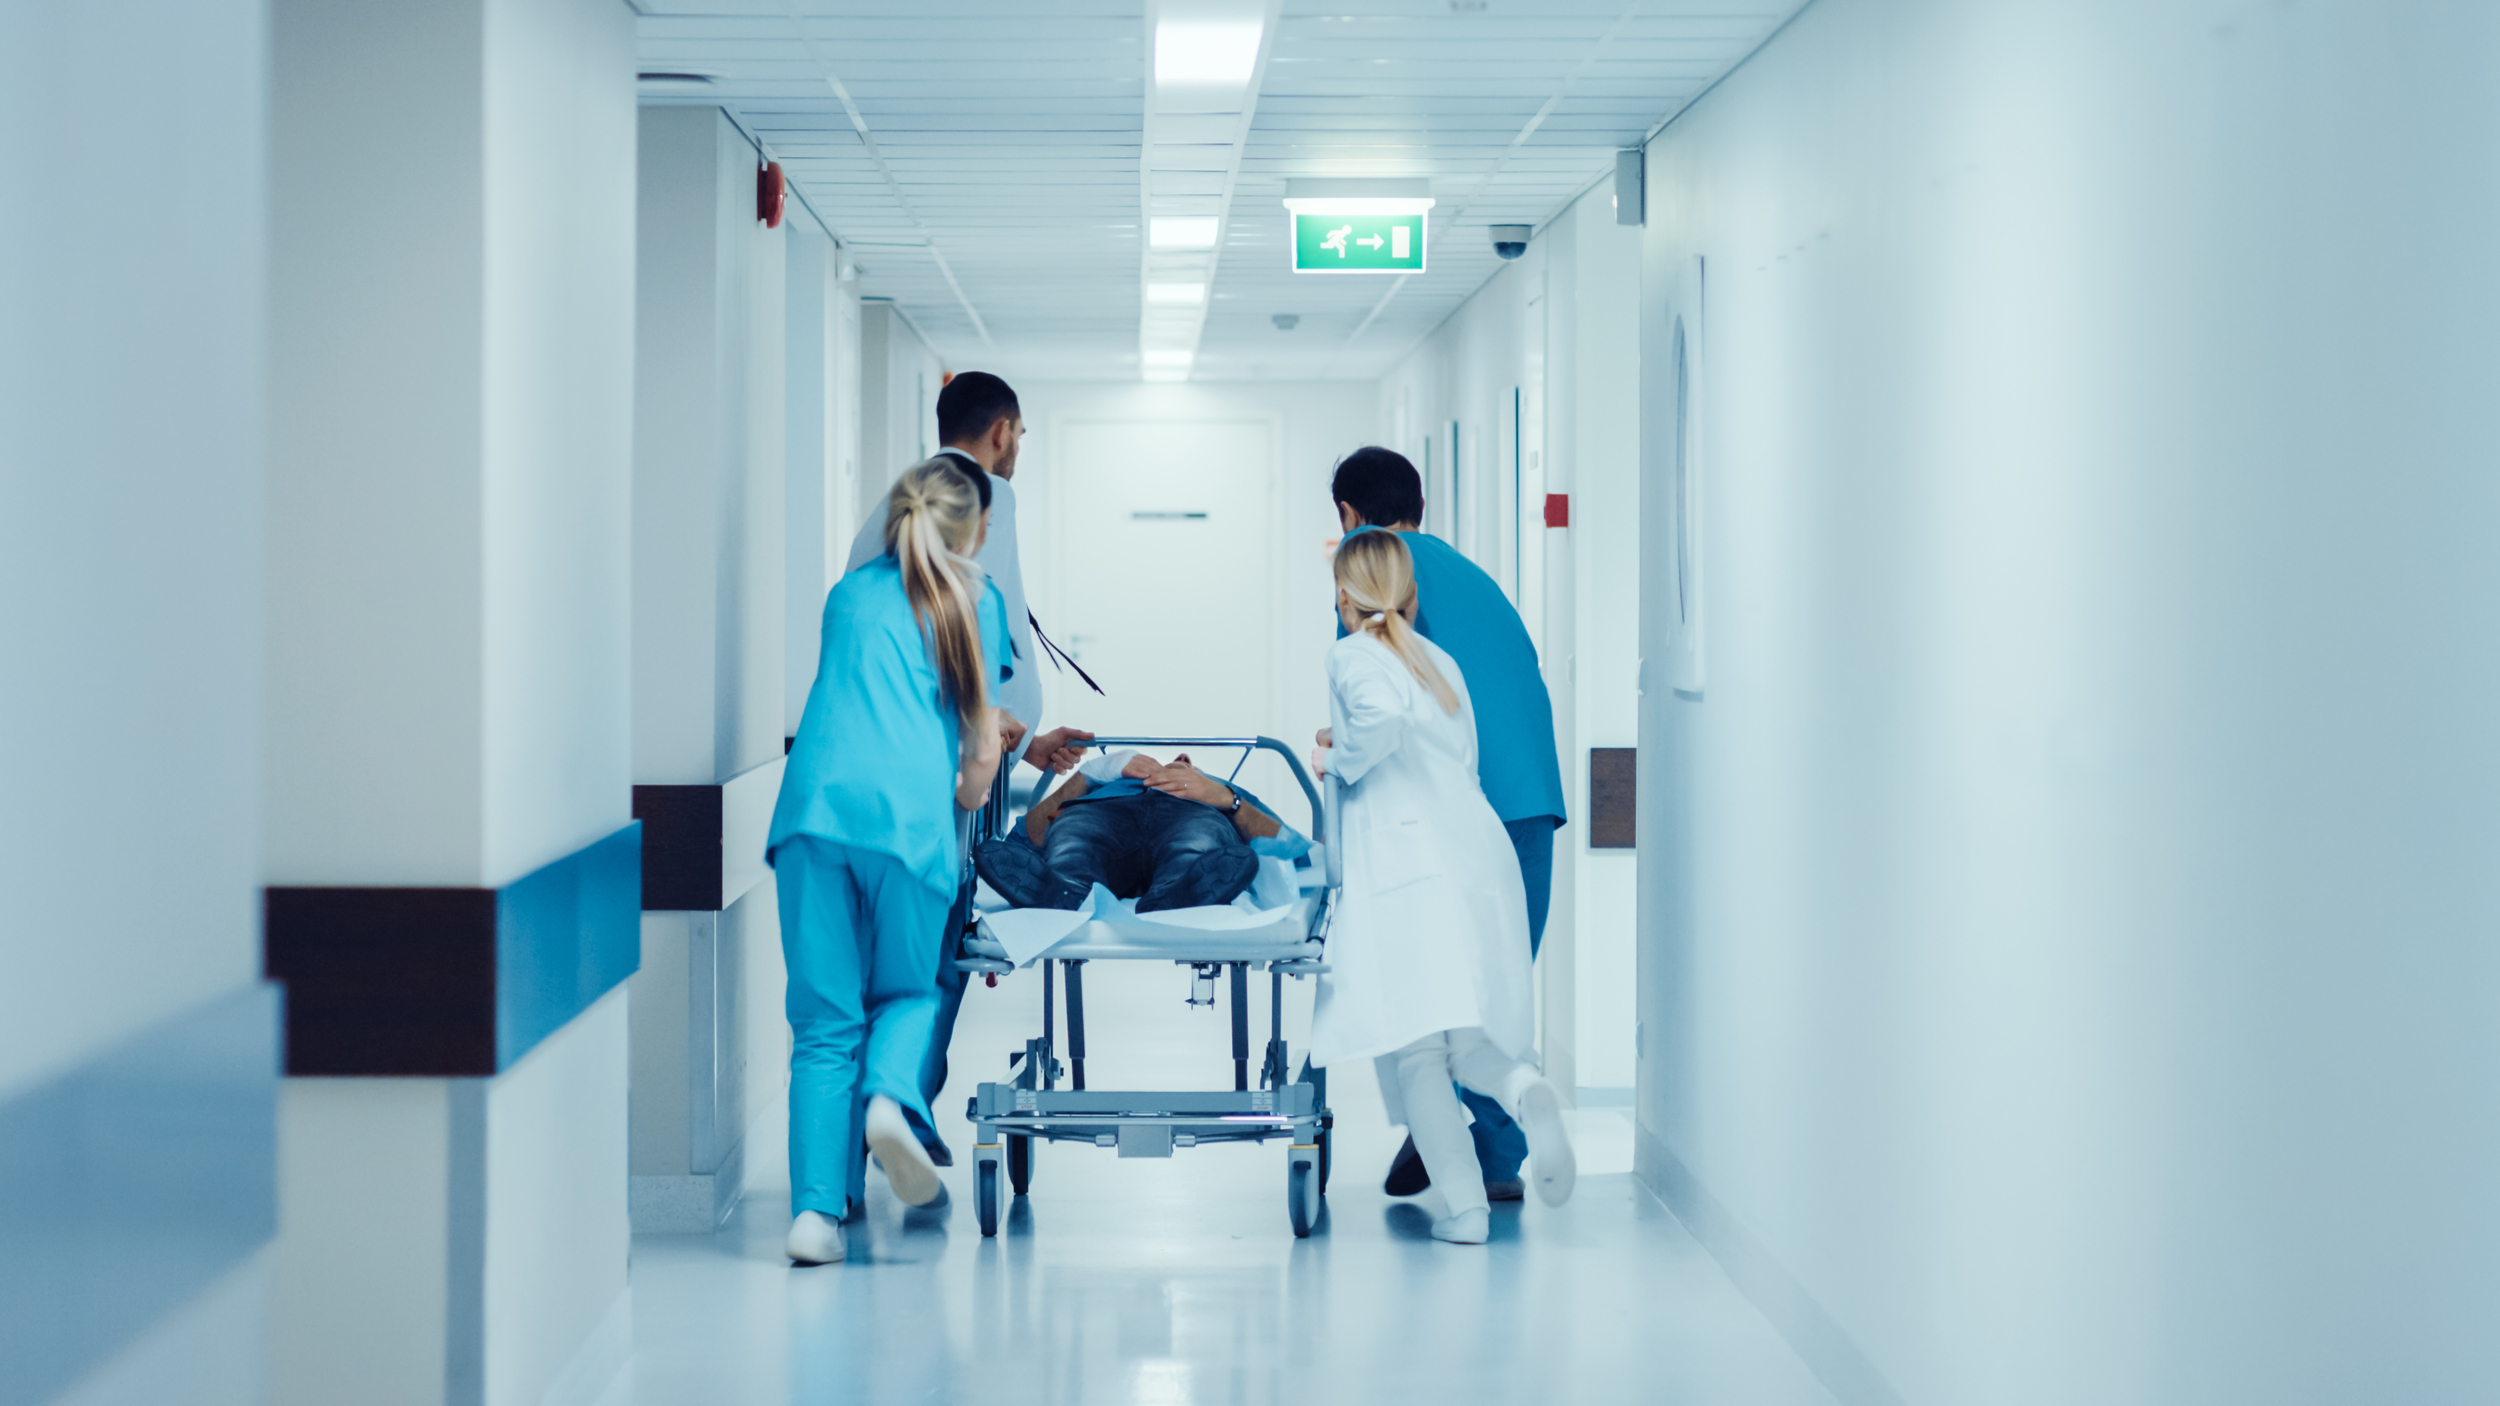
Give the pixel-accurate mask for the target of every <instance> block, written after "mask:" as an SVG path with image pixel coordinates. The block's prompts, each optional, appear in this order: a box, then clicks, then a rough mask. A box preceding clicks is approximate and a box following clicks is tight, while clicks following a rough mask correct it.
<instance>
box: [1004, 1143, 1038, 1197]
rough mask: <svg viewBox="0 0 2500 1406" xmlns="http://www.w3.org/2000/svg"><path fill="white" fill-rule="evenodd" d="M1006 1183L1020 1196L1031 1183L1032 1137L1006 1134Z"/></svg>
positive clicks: (1028, 1188) (1029, 1187) (1030, 1186)
mask: <svg viewBox="0 0 2500 1406" xmlns="http://www.w3.org/2000/svg"><path fill="white" fill-rule="evenodd" d="M1007 1184H1008V1185H1010V1186H1012V1187H1014V1188H1015V1189H1016V1194H1017V1195H1018V1196H1022V1195H1023V1194H1024V1193H1025V1192H1026V1191H1028V1190H1030V1189H1031V1188H1032V1185H1033V1139H1031V1138H1029V1137H1017V1136H1016V1135H1015V1134H1013V1133H1009V1134H1008V1135H1007Z"/></svg>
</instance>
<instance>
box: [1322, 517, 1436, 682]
mask: <svg viewBox="0 0 2500 1406" xmlns="http://www.w3.org/2000/svg"><path fill="white" fill-rule="evenodd" d="M1337 590H1338V593H1339V594H1340V595H1342V596H1343V597H1344V598H1345V601H1346V604H1348V605H1350V606H1352V607H1353V609H1354V613H1355V617H1356V618H1355V619H1354V620H1352V621H1349V622H1348V624H1349V625H1351V626H1353V627H1354V628H1356V629H1359V630H1361V631H1362V632H1363V633H1365V634H1367V635H1370V636H1371V637H1372V638H1373V639H1376V640H1378V641H1380V642H1381V643H1382V644H1385V645H1387V646H1389V652H1390V653H1392V654H1395V655H1396V656H1397V657H1398V660H1399V662H1400V663H1403V664H1404V665H1406V668H1407V671H1408V672H1409V673H1412V674H1413V675H1414V676H1415V681H1416V682H1417V683H1420V684H1422V685H1423V686H1424V687H1425V688H1426V689H1428V690H1430V691H1431V693H1432V696H1433V697H1434V698H1435V699H1436V700H1438V701H1439V702H1440V704H1441V711H1442V712H1444V713H1455V712H1457V711H1458V690H1457V689H1454V688H1452V687H1450V681H1449V680H1448V679H1445V678H1443V677H1441V671H1440V669H1438V668H1437V667H1435V666H1434V664H1433V662H1432V656H1431V655H1429V654H1426V653H1425V652H1424V644H1423V636H1421V635H1419V634H1417V633H1415V625H1414V622H1413V621H1411V620H1409V619H1408V618H1407V617H1408V615H1409V614H1410V613H1412V612H1413V611H1414V609H1415V558H1414V556H1413V555H1412V554H1410V553H1409V552H1408V551H1407V550H1406V543H1405V542H1403V541H1400V540H1399V538H1398V535H1397V534H1396V533H1394V532H1357V533H1355V534H1353V535H1352V536H1350V537H1348V538H1346V539H1345V541H1344V542H1343V543H1341V544H1340V545H1339V546H1338V548H1337Z"/></svg>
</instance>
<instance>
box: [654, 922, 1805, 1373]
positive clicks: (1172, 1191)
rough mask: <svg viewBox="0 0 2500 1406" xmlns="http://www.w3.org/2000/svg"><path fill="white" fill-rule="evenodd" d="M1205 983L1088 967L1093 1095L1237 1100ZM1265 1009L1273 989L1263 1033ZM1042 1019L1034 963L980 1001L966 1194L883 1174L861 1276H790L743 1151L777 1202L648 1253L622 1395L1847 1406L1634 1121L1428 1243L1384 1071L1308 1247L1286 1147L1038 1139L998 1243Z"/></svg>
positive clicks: (859, 1244)
mask: <svg viewBox="0 0 2500 1406" xmlns="http://www.w3.org/2000/svg"><path fill="white" fill-rule="evenodd" d="M1264 985H1265V983H1264V982H1261V983H1258V986H1259V987H1260V988H1264ZM1187 986H1188V981H1187V973H1186V972H1185V971H1182V970H1179V969H1175V968H1173V967H1168V966H1164V967H1156V966H1149V965H1146V964H1143V963H1097V964H1095V965H1094V966H1092V967H1091V968H1089V969H1088V975H1087V979H1086V1005H1087V1009H1088V1014H1089V1020H1088V1026H1089V1030H1088V1033H1089V1035H1090V1037H1091V1050H1090V1053H1091V1055H1092V1058H1090V1059H1089V1060H1088V1062H1087V1072H1088V1075H1089V1076H1090V1077H1089V1083H1090V1084H1091V1085H1092V1086H1093V1087H1096V1088H1122V1087H1126V1088H1153V1087H1165V1088H1171V1087H1189V1086H1203V1087H1213V1088H1227V1087H1230V1086H1231V1077H1232V1074H1231V1070H1232V1066H1231V1062H1230V1038H1229V1022H1228V1019H1227V1017H1226V1015H1225V1013H1224V1012H1223V1011H1222V1010H1221V1008H1219V1009H1218V1010H1216V1011H1213V1012H1209V1011H1207V1010H1204V1009H1198V1010H1190V1009H1188V1008H1186V1007H1185V1005H1184V1003H1183V1000H1182V997H1183V995H1184V994H1185V991H1186V989H1187ZM1264 996H1265V992H1264V990H1263V989H1261V990H1258V991H1257V992H1255V993H1254V1002H1255V1011H1256V1019H1255V1021H1254V1030H1255V1031H1257V1032H1258V1034H1259V1035H1260V1036H1262V1037H1263V1035H1264V1032H1265V1024H1266V1003H1265V999H1264ZM1039 1003H1040V997H1039V985H1038V981H1037V979H1036V977H1035V976H1034V975H1033V974H1031V973H1019V974H1017V975H1016V976H1015V977H1013V978H1010V979H1008V980H1006V981H1002V982H1001V983H1000V984H999V986H998V987H997V988H995V989H983V988H976V989H975V990H974V991H973V992H972V993H971V996H970V999H968V1000H967V1001H966V1003H965V1007H964V1017H963V1021H962V1024H961V1026H960V1028H959V1030H958V1034H957V1040H956V1044H955V1072H954V1076H953V1077H954V1081H955V1082H954V1085H953V1086H952V1087H950V1088H949V1089H948V1090H947V1092H946V1095H945V1096H944V1098H943V1099H941V1100H940V1107H939V1114H940V1117H941V1119H942V1120H943V1121H944V1124H945V1132H946V1135H947V1137H948V1140H949V1141H950V1142H952V1143H953V1145H954V1147H955V1148H956V1150H957V1153H958V1160H957V1165H956V1166H955V1168H954V1169H953V1170H952V1171H949V1172H948V1173H947V1174H946V1177H947V1181H948V1184H949V1187H950V1191H951V1193H952V1203H951V1204H950V1205H946V1206H943V1207H940V1208H935V1209H928V1210H920V1211H910V1212H907V1211H906V1210H905V1209H904V1208H903V1207H901V1206H900V1205H899V1204H897V1203H896V1202H895V1201H894V1200H893V1199H892V1197H891V1196H889V1195H888V1194H887V1193H886V1191H885V1188H884V1185H883V1183H882V1181H881V1180H879V1179H878V1178H877V1177H876V1175H875V1174H874V1173H873V1172H872V1173H871V1175H870V1181H871V1190H870V1197H869V1200H870V1204H869V1210H868V1216H867V1219H866V1220H865V1221H864V1222H854V1223H853V1224H852V1225H851V1227H850V1231H851V1248H850V1259H849V1261H848V1262H847V1263H845V1264H841V1265H832V1266H825V1267H822V1268H815V1269H795V1268H793V1267H791V1266H790V1265H789V1264H788V1263H787V1262H786V1261H785V1260H784V1259H783V1258H782V1254H781V1242H782V1236H783V1234H784V1232H785V1230H786V1229H787V1225H788V1221H787V1216H788V1206H789V1193H788V1183H787V1180H786V1177H785V1176H784V1174H783V1166H782V1157H783V1152H782V1146H781V1144H780V1142H779V1138H780V1136H781V1128H780V1126H779V1125H778V1123H777V1122H776V1121H775V1120H773V1119H769V1118H768V1119H766V1120H765V1121H764V1123H763V1124H762V1125H761V1126H760V1127H759V1130H758V1133H757V1135H756V1142H755V1145H754V1146H753V1147H752V1148H751V1150H750V1153H749V1165H750V1166H752V1167H753V1168H755V1172H754V1182H753V1189H752V1190H751V1191H750V1192H749V1194H748V1196H747V1199H746V1201H745V1203H744V1205H743V1206H742V1207H741V1209H740V1210H739V1212H738V1214H737V1215H736V1217H735V1218H734V1219H733V1220H732V1222H731V1224H730V1225H729V1227H728V1228H727V1229H725V1230H723V1231H722V1232H721V1233H719V1234H717V1235H711V1236H644V1237H641V1238H639V1239H637V1240H636V1241H635V1244H634V1272H633V1278H634V1322H635V1340H636V1343H635V1361H634V1367H633V1371H632V1374H631V1380H630V1384H629V1387H628V1389H629V1390H630V1393H631V1394H630V1396H629V1397H627V1398H626V1399H628V1400H630V1401H632V1402H635V1403H639V1406H660V1404H661V1403H667V1406H676V1404H677V1403H686V1404H687V1406H694V1404H695V1403H703V1406H745V1404H746V1403H783V1402H807V1403H829V1402H854V1401H856V1402H877V1403H893V1402H921V1401H928V1402H953V1401H966V1402H969V1401H976V1400H988V1401H1004V1402H1016V1403H1020V1404H1021V1403H1037V1404H1041V1406H1061V1404H1062V1403H1066V1404H1068V1406H1074V1403H1097V1402H1134V1403H1139V1406H1147V1403H1155V1404H1156V1406H1161V1404H1162V1403H1171V1404H1172V1406H1179V1404H1180V1403H1222V1404H1223V1406H1264V1403H1269V1402H1276V1403H1284V1402H1292V1403H1333V1402H1347V1403H1353V1402H1362V1403H1379V1402H1393V1403H1394V1402H1399V1401H1401V1400H1407V1399H1411V1400H1415V1401H1429V1402H1431V1403H1433V1406H1449V1404H1453V1403H1471V1402H1505V1403H1508V1402H1573V1401H1592V1402H1595V1401H1642V1402H1710V1403H1730V1406H1735V1404H1736V1403H1742V1404H1743V1406H1787V1404H1788V1403H1817V1406H1827V1403H1829V1402H1830V1399H1831V1398H1830V1397H1829V1396H1828V1395H1826V1394H1825V1393H1824V1391H1823V1390H1822V1388H1821V1387H1820V1386H1819V1385H1818V1384H1817V1383H1816V1381H1815V1380H1814V1378H1813V1377H1812V1376H1810V1375H1809V1374H1808V1373H1807V1371H1806V1369H1805V1368H1804V1366H1803V1365H1802V1363H1800V1362H1799V1360H1798V1359H1797V1357H1796V1356H1795V1355H1794V1354H1793V1353H1791V1352H1790V1351H1789V1349H1788V1347H1787V1346H1786V1345H1785V1344H1784V1343H1783V1342H1782V1341H1781V1339H1780V1338H1779V1336H1778V1335H1777V1334H1776V1333H1774V1332H1773V1331H1772V1329H1771V1327H1770V1326H1769V1324H1768V1323H1767V1322H1765V1321H1764V1320H1763V1318H1762V1317H1761V1315H1760V1314H1758V1313H1757V1312H1755V1311H1754V1309H1753V1307H1752V1306H1751V1305H1750V1304H1748V1303H1747V1302H1746V1301H1745V1299H1744V1298H1743V1297H1742V1296H1741V1295H1739V1294H1738V1293H1737V1291H1736V1290H1735V1288H1734V1287H1733V1286H1732V1285H1731V1284H1730V1283H1729V1282H1728V1280H1727V1278H1726V1276H1725V1275H1723V1274H1722V1273H1721V1272H1720V1270H1719V1268H1718V1265H1717V1264H1716V1263H1715V1262H1714V1261H1713V1260H1712V1259H1711V1258H1710V1257H1709V1255H1708V1254H1706V1253H1705V1252H1704V1251H1703V1250H1702V1249H1701V1247H1700V1246H1699V1245H1697V1244H1696V1243H1694V1241H1693V1239H1692V1237H1691V1236H1689V1235H1687V1234H1686V1233H1685V1232H1684V1229H1683V1227H1682V1226H1681V1225H1679V1224H1678V1223H1677V1222H1676V1220H1675V1218H1674V1217H1673V1216H1671V1215H1670V1214H1668V1212H1667V1211H1666V1210H1665V1209H1664V1208H1663V1207H1662V1206H1660V1205H1659V1203H1658V1202H1657V1201H1656V1200H1655V1199H1654V1198H1652V1197H1651V1196H1650V1195H1649V1194H1648V1193H1647V1192H1645V1191H1644V1190H1642V1189H1641V1188H1640V1187H1639V1186H1638V1185H1636V1184H1635V1183H1634V1182H1633V1180H1632V1178H1631V1176H1630V1175H1629V1171H1630V1165H1631V1157H1630V1146H1631V1138H1630V1125H1629V1124H1628V1122H1626V1121H1625V1113H1624V1112H1623V1111H1622V1110H1619V1109H1597V1110H1590V1111H1586V1112H1583V1113H1580V1114H1577V1115H1575V1118H1574V1121H1575V1123H1576V1125H1577V1127H1578V1130H1579V1141H1580V1144H1581V1151H1582V1153H1583V1175H1582V1177H1581V1179H1580V1185H1579V1192H1578V1194H1577V1195H1576V1196H1575V1197H1574V1198H1573V1199H1572V1201H1571V1203H1570V1204H1569V1205H1567V1206H1564V1207H1562V1208H1560V1209H1559V1210H1556V1209H1549V1208H1547V1207H1545V1206H1542V1205H1529V1206H1526V1207H1520V1206H1517V1205H1512V1206H1509V1207H1504V1208H1500V1209H1497V1211H1496V1213H1495V1216H1494V1222H1493V1242H1492V1243H1491V1244H1490V1245H1487V1246H1483V1247H1478V1248H1462V1247H1457V1246H1450V1245H1443V1244H1440V1243H1438V1242H1436V1241H1434V1240H1432V1239H1431V1238H1430V1237H1429V1236H1428V1234H1427V1226H1428V1225H1429V1223H1430V1222H1429V1217H1430V1216H1432V1215H1435V1214H1438V1213H1439V1208H1438V1203H1437V1201H1436V1200H1435V1199H1434V1198H1433V1196H1432V1195H1431V1194H1430V1193H1427V1194H1426V1195H1425V1196H1424V1197H1421V1198H1418V1199H1417V1200H1415V1201H1411V1202H1409V1201H1396V1200H1391V1199H1389V1198H1388V1197H1385V1196H1383V1195H1382V1194H1381V1192H1380V1174H1381V1172H1382V1170H1383V1169H1385V1167H1386V1166H1387V1163H1388V1159H1389V1156H1390V1154H1391V1152H1392V1151H1393V1150H1394V1148H1395V1137H1394V1134H1393V1133H1392V1132H1391V1130H1390V1129H1389V1128H1388V1127H1387V1126H1386V1124H1385V1123H1384V1121H1383V1119H1382V1116H1381V1110H1380V1099H1379V1094H1378V1092H1377V1090H1376V1089H1375V1088H1374V1087H1373V1085H1372V1082H1371V1080H1370V1079H1369V1077H1367V1076H1366V1077H1360V1078H1340V1079H1339V1080H1337V1081H1336V1084H1335V1087H1333V1088H1332V1089H1331V1090H1330V1093H1331V1096H1332V1100H1333V1102H1334V1103H1335V1105H1336V1110H1337V1114H1338V1121H1337V1135H1338V1138H1339V1142H1338V1162H1337V1175H1336V1177H1335V1180H1334V1182H1333V1184H1332V1185H1331V1187H1330V1189H1329V1196H1328V1209H1327V1212H1326V1216H1325V1219H1324V1220H1323V1221H1322V1223H1321V1225H1320V1226H1319V1228H1318V1230H1317V1231H1316V1232H1315V1233H1314V1234H1313V1235H1312V1236H1311V1237H1310V1238H1309V1239H1307V1240H1296V1239H1295V1238H1294V1236H1293V1232H1292V1229H1291V1227H1290V1226H1289V1225H1288V1223H1287V1221H1286V1215H1285V1170H1284V1149H1283V1147H1282V1146H1281V1145H1279V1144H1270V1145H1268V1146H1265V1147H1208V1148H1190V1149H1184V1150H1181V1151H1179V1152H1178V1153H1177V1154H1176V1155H1175V1156H1173V1157H1172V1158H1170V1159H1169V1160H1148V1159H1131V1160H1126V1161H1123V1160H1121V1159H1120V1158H1119V1157H1118V1156H1117V1155H1116V1154H1114V1153H1112V1152H1110V1151H1108V1150H1102V1149H1096V1148H1091V1147H1084V1146H1069V1145H1055V1146H1048V1147H1044V1148H1041V1149H1039V1151H1038V1154H1037V1156H1036V1158H1035V1164H1034V1175H1033V1186H1032V1194H1031V1195H1030V1196H1028V1197H1026V1198H1025V1199H1024V1200H1023V1201H1021V1202H1018V1203H1017V1204H1016V1205H1015V1208H1014V1210H1013V1212H1012V1215H1011V1217H1010V1220H1009V1222H1008V1224H1007V1225H1006V1226H1004V1227H1003V1228H1002V1230H1001V1233H1000V1234H999V1236H998V1237H997V1238H996V1239H988V1240H985V1239H983V1238H982V1236H981V1233H980V1230H979V1227H978V1226H977V1225H976V1224H975V1222H974V1219H973V1215H972V1203H971V1192H970V1185H971V1173H970V1165H971V1160H972V1159H971V1157H970V1155H969V1153H970V1147H971V1137H970V1134H969V1130H968V1128H967V1127H966V1125H965V1124H964V1122H963V1118H962V1115H963V1111H964V1103H965V1099H966V1097H967V1096H968V1095H969V1093H970V1091H971V1088H972V1086H973V1085H974V1084H975V1083H977V1082H979V1081H980V1080H982V1079H998V1078H1003V1077H1005V1076H1004V1072H1003V1071H1004V1069H1005V1058H1004V1056H1005V1052H1006V1051H1007V1050H1008V1049H1010V1048H1017V1047H1020V1046H1021V1042H1022V1041H1023V1039H1024V1038H1025V1037H1026V1036H1028V1035H1030V1034H1033V1033H1036V1031H1037V1029H1038V1025H1039ZM1286 1005H1287V1011H1288V1017H1289V1019H1288V1025H1287V1035H1288V1038H1296V1037H1297V1036H1298V1034H1299V1032H1300V1030H1301V1029H1302V1028H1303V1027H1304V1026H1305V1025H1307V1021H1308V1013H1309V1005H1310V987H1309V986H1308V984H1307V983H1306V984H1302V985H1298V986H1297V985H1295V984H1293V983H1288V984H1287V987H1286ZM1297 1013H1298V1016H1299V1018H1294V1017H1295V1016H1296V1015H1297ZM1296 1043H1297V1046H1298V1044H1299V1041H1298V1039H1296ZM1298 1063H1299V1058H1298V1056H1297V1065H1298Z"/></svg>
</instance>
